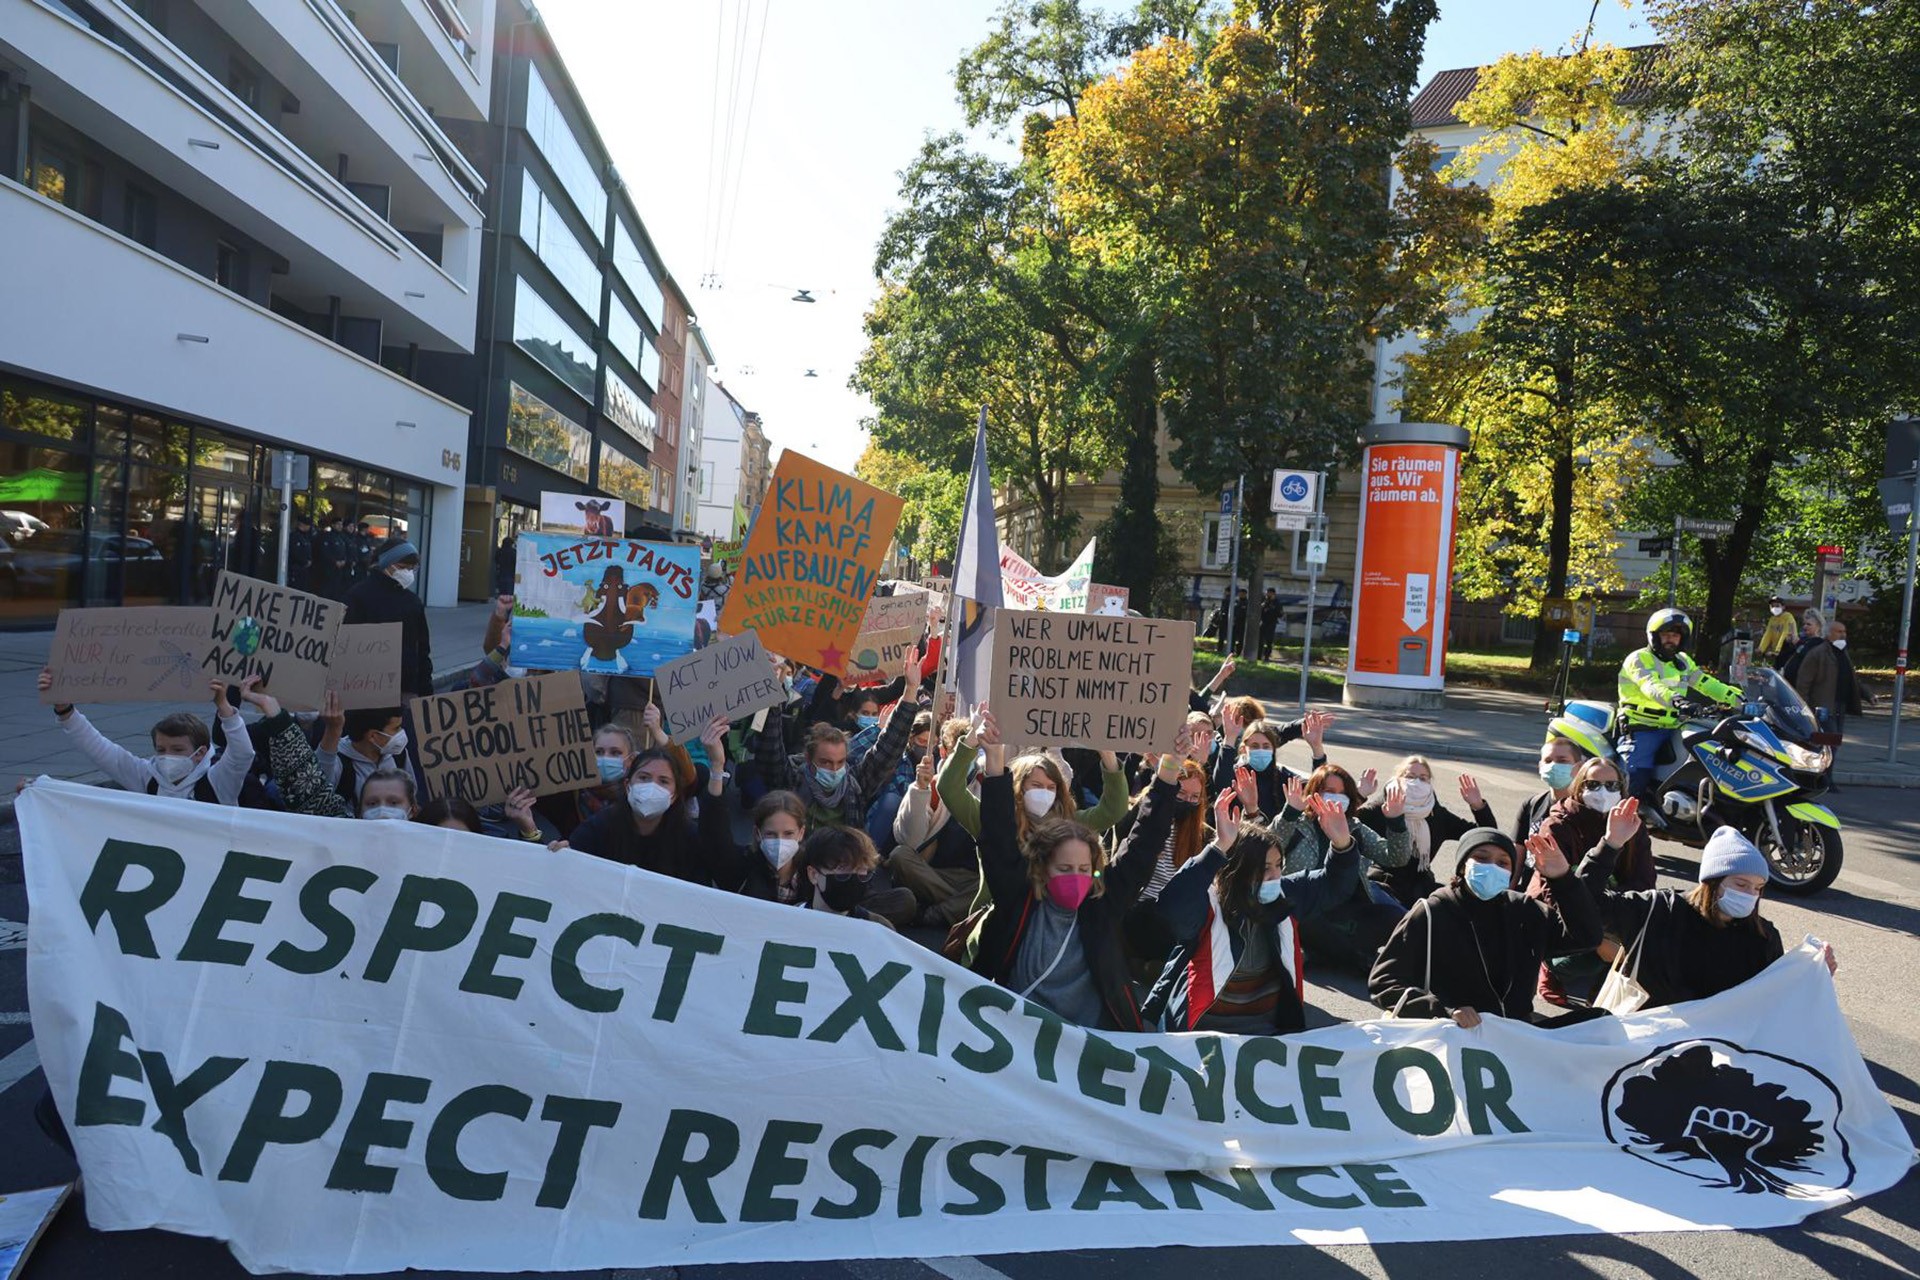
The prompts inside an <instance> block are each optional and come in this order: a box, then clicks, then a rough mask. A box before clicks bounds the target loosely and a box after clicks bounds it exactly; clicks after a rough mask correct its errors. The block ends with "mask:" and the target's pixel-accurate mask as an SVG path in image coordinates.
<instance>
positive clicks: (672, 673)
mask: <svg viewBox="0 0 1920 1280" xmlns="http://www.w3.org/2000/svg"><path fill="white" fill-rule="evenodd" d="M654 681H655V683H656V684H657V685H658V686H659V689H660V714H661V718H662V719H663V720H664V721H665V722H666V726H667V732H668V733H670V734H672V735H673V740H674V741H675V742H680V743H687V742H692V741H693V740H694V739H695V738H698V737H699V736H700V735H701V734H702V733H704V732H706V728H707V725H709V724H710V723H712V721H713V718H714V717H715V716H725V717H726V718H727V719H729V720H739V719H742V718H743V717H745V716H748V715H751V714H752V713H753V712H755V711H758V710H760V709H761V708H762V707H777V706H779V705H780V703H781V702H782V701H784V700H785V699H786V696H787V691H786V687H785V686H784V685H782V684H781V683H780V677H779V676H777V675H775V674H774V670H773V660H772V659H771V658H769V657H767V655H766V652H765V651H764V650H763V649H761V647H760V637H759V636H757V635H755V634H754V633H753V632H751V631H743V632H741V633H740V634H739V635H737V636H728V637H726V638H725V639H723V640H715V641H714V642H713V643H712V644H710V645H708V646H707V647H706V648H704V649H701V650H700V651H698V652H697V653H690V654H688V655H687V656H686V657H684V658H676V659H674V660H673V661H672V662H669V663H666V664H665V665H663V666H662V667H661V668H660V670H659V671H657V672H655V673H654Z"/></svg>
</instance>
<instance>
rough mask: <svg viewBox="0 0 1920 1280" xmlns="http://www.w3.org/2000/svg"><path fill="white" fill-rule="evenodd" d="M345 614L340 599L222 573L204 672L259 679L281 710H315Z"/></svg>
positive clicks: (233, 679) (322, 694)
mask: <svg viewBox="0 0 1920 1280" xmlns="http://www.w3.org/2000/svg"><path fill="white" fill-rule="evenodd" d="M346 613H347V606H346V605H344V604H341V603H340V602H339V601H338V600H328V599H327V598H326V597H324V596H314V595H308V594H307V593H306V592H304V591H295V590H294V589H293V588H292V587H282V586H279V585H277V584H275V583H272V582H262V581H261V580H260V579H258V578H249V577H246V576H244V575H243V574H238V573H232V572H227V571H223V572H222V573H221V574H220V580H219V582H218V583H216V584H215V586H214V588H213V635H212V638H211V639H210V640H209V642H208V645H207V650H206V657H204V658H202V659H201V661H200V670H201V672H202V673H203V674H204V676H205V677H206V678H208V679H212V678H213V677H215V676H224V677H225V678H226V679H227V680H229V681H231V682H232V683H234V684H239V683H240V682H241V681H242V680H244V679H246V678H247V677H248V676H259V677H260V683H261V685H262V686H263V687H264V688H265V689H266V690H267V691H268V692H269V693H271V694H273V696H274V697H276V698H278V699H279V700H280V705H281V706H283V707H286V708H287V709H288V710H290V711H313V710H317V709H318V708H319V706H320V703H321V700H322V699H324V698H325V697H326V693H327V664H328V663H329V662H330V661H331V660H332V657H333V642H334V639H335V637H336V636H337V635H338V633H339V630H340V622H341V619H343V618H345V617H346Z"/></svg>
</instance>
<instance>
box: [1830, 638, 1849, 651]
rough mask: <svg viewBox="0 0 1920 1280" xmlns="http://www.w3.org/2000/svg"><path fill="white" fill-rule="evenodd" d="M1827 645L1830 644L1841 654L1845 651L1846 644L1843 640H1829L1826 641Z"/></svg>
mask: <svg viewBox="0 0 1920 1280" xmlns="http://www.w3.org/2000/svg"><path fill="white" fill-rule="evenodd" d="M1828 643H1829V644H1831V645H1832V646H1833V647H1834V648H1836V649H1838V650H1840V651H1841V652H1842V653H1845V652H1846V650H1847V642H1846V641H1845V640H1830V641H1828Z"/></svg>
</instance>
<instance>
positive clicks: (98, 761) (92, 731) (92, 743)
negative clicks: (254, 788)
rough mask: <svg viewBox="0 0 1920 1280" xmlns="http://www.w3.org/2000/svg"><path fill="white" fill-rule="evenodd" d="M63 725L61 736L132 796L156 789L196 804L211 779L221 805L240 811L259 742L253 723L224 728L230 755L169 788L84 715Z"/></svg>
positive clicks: (205, 761)
mask: <svg viewBox="0 0 1920 1280" xmlns="http://www.w3.org/2000/svg"><path fill="white" fill-rule="evenodd" d="M59 723H60V729H61V731H62V732H63V733H65V734H66V735H67V737H68V738H69V739H71V740H72V742H73V745H74V746H75V747H77V748H79V749H80V752H81V754H83V755H85V756H86V757H87V759H89V760H91V761H92V762H93V766H94V768H96V769H98V770H100V772H102V773H104V774H106V775H107V777H109V778H111V779H113V781H115V782H117V783H119V784H120V785H121V786H122V787H124V788H126V789H127V790H128V791H137V792H140V793H142V794H144V793H145V792H146V791H147V789H148V786H149V784H151V785H152V786H153V793H154V794H155V795H162V796H172V797H174V798H176V799H185V800H191V799H193V788H194V784H196V783H197V782H199V781H200V779H201V778H205V779H207V781H208V782H210V783H211V784H212V785H213V794H214V795H215V796H217V797H219V800H220V803H221V804H231V805H237V804H239V803H240V788H241V787H242V786H243V785H244V784H245V783H246V780H247V773H248V771H249V770H251V769H252V768H253V739H252V738H251V737H249V736H248V735H247V722H246V721H245V720H242V719H241V718H240V715H239V713H238V712H235V713H234V714H233V715H230V716H228V717H227V718H226V719H224V720H222V721H221V722H220V728H221V729H223V730H224V731H225V732H226V735H227V745H226V749H225V750H223V751H221V752H220V754H219V755H217V756H216V755H214V754H213V753H212V751H211V750H209V752H208V753H207V755H206V756H205V757H203V758H202V759H201V760H200V762H199V764H197V765H195V766H194V769H193V772H192V773H189V774H188V775H187V776H186V777H185V778H183V779H181V780H180V781H179V782H168V781H167V780H166V779H165V778H163V777H161V776H160V773H159V771H158V770H156V769H155V768H154V767H153V761H152V760H150V759H148V758H147V757H145V756H137V755H135V754H133V752H131V751H129V750H127V749H126V748H125V747H123V746H121V745H120V744H119V743H117V742H114V741H113V740H112V739H110V738H108V737H107V736H106V735H105V734H103V733H101V732H100V731H99V730H98V729H96V728H94V727H93V725H92V723H91V722H90V721H88V719H87V718H86V717H85V716H84V715H82V714H80V712H79V711H78V710H75V711H73V712H72V713H71V714H70V715H68V716H67V718H66V719H65V720H62V721H60V722H59Z"/></svg>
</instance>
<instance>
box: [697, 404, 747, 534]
mask: <svg viewBox="0 0 1920 1280" xmlns="http://www.w3.org/2000/svg"><path fill="white" fill-rule="evenodd" d="M704 398H705V400H706V408H705V411H704V413H703V415H702V417H701V420H700V521H699V524H698V525H697V526H696V527H697V528H698V529H699V532H700V533H701V534H702V536H704V537H709V538H714V539H717V540H720V541H725V540H726V539H729V538H731V537H733V536H734V521H735V519H736V517H737V513H738V512H739V510H740V479H741V467H742V464H743V463H744V461H745V451H746V436H747V411H746V410H745V409H743V408H741V406H740V402H739V401H738V400H735V399H734V398H733V396H732V394H731V393H730V392H728V390H727V389H726V388H725V387H724V386H721V385H720V384H719V383H717V382H712V381H709V382H708V383H707V384H706V395H705V397H704Z"/></svg>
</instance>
